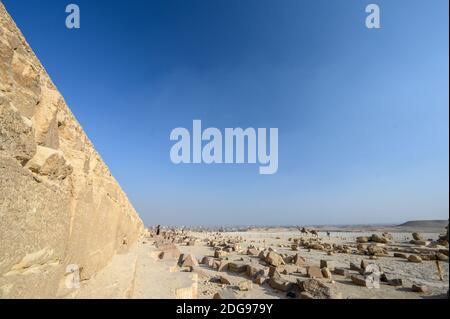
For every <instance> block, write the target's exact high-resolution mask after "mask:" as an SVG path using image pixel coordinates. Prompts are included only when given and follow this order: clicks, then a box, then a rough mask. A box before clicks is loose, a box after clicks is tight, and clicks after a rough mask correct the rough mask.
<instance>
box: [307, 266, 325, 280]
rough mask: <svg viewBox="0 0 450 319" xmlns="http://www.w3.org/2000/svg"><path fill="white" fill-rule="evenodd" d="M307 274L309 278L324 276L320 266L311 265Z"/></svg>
mask: <svg viewBox="0 0 450 319" xmlns="http://www.w3.org/2000/svg"><path fill="white" fill-rule="evenodd" d="M307 275H308V277H309V278H319V279H320V278H323V275H322V270H321V269H320V267H318V266H309V267H308V268H307Z"/></svg>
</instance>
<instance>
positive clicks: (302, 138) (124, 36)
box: [3, 0, 449, 226]
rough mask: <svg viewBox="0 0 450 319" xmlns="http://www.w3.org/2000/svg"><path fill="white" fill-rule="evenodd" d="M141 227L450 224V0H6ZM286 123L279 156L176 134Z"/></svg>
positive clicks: (282, 132)
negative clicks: (71, 1)
mask: <svg viewBox="0 0 450 319" xmlns="http://www.w3.org/2000/svg"><path fill="white" fill-rule="evenodd" d="M3 3H4V4H5V6H6V7H7V9H8V10H9V12H10V14H11V15H12V16H13V18H14V20H15V21H16V23H17V24H18V26H19V28H20V29H21V30H22V32H23V33H24V35H25V37H26V39H27V41H28V42H29V43H30V46H31V47H32V48H33V50H34V51H35V52H36V54H37V56H38V57H39V59H40V60H41V61H42V63H43V65H44V66H45V67H46V69H47V71H48V73H49V74H50V76H51V78H52V79H53V81H54V82H55V84H56V86H57V87H58V89H59V90H60V91H61V93H62V94H63V96H64V98H65V99H66V101H67V104H68V105H69V107H70V108H71V110H72V111H73V113H74V114H75V116H76V118H77V120H78V121H79V122H80V123H81V125H82V127H83V128H84V130H85V132H86V133H87V135H88V136H89V138H90V139H91V140H92V142H93V144H94V145H95V147H96V149H97V150H98V152H99V153H100V154H101V156H102V158H103V159H104V160H105V162H106V163H107V165H108V166H109V167H110V169H111V172H112V174H113V175H114V177H115V178H116V179H117V180H118V181H119V183H120V185H121V186H122V188H123V189H124V191H125V193H127V195H128V197H129V198H130V200H131V202H132V203H133V205H134V207H135V208H136V210H137V212H138V213H139V214H140V216H141V218H142V219H143V221H144V222H145V224H146V225H157V224H161V225H222V226H227V225H237V224H238V225H250V224H258V225H320V224H326V225H337V224H360V225H361V224H373V223H378V224H380V223H381V224H396V223H403V222H406V221H410V220H423V219H427V220H447V219H448V214H449V122H448V119H449V107H448V105H449V93H448V85H449V83H448V82H449V81H448V79H449V74H448V69H449V65H448V57H449V51H448V44H449V42H448V36H449V34H448V22H449V21H448V10H449V3H448V1H447V0H435V1H420V0H415V1H406V0H398V1H395V2H393V1H386V0H379V1H377V2H376V3H377V4H378V5H379V6H380V8H381V19H382V20H381V21H382V22H381V24H382V27H381V29H379V30H369V29H367V28H366V27H365V24H364V21H365V18H366V16H367V14H366V13H365V6H366V5H367V4H368V2H367V1H362V0H348V1H333V2H331V1H325V0H305V1H294V0H282V1H277V2H276V3H274V2H272V1H267V0H258V1H256V0H249V1H245V2H242V1H233V0H231V1H226V3H225V2H223V1H212V0H209V1H206V0H193V1H180V0H164V1H162V0H158V1H137V0H135V1H128V2H126V3H122V2H114V3H111V2H110V1H87V0H79V1H76V3H77V4H78V5H79V6H80V9H81V29H79V30H69V29H67V28H65V26H64V21H65V17H66V13H65V11H64V9H65V5H66V3H62V2H60V1H57V0H43V1H40V2H39V6H40V10H39V14H37V13H36V11H35V10H29V1H27V0H3ZM195 119H200V120H202V123H204V126H205V127H209V126H211V127H217V128H220V129H223V128H226V127H242V128H247V127H253V128H258V127H264V128H272V127H273V128H278V129H279V167H278V172H277V173H276V174H274V175H268V176H263V175H259V174H258V172H257V170H258V167H257V166H255V165H174V164H173V163H172V162H171V160H170V156H169V152H170V148H171V147H172V145H173V143H172V142H171V141H170V139H169V135H170V132H171V130H172V129H174V128H176V127H186V128H190V127H191V126H192V121H193V120H195Z"/></svg>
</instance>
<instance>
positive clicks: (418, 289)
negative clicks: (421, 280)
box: [411, 284, 428, 293]
mask: <svg viewBox="0 0 450 319" xmlns="http://www.w3.org/2000/svg"><path fill="white" fill-rule="evenodd" d="M411 290H412V291H414V292H418V293H427V292H428V287H427V286H425V285H420V284H413V285H412V287H411Z"/></svg>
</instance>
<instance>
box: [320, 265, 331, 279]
mask: <svg viewBox="0 0 450 319" xmlns="http://www.w3.org/2000/svg"><path fill="white" fill-rule="evenodd" d="M322 276H323V277H324V278H327V279H332V278H333V276H332V275H331V271H330V269H328V268H326V267H325V268H322Z"/></svg>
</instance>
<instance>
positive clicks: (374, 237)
mask: <svg viewBox="0 0 450 319" xmlns="http://www.w3.org/2000/svg"><path fill="white" fill-rule="evenodd" d="M371 241H373V242H375V243H381V244H387V243H389V238H388V237H385V236H380V235H377V234H373V235H372V237H371Z"/></svg>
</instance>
